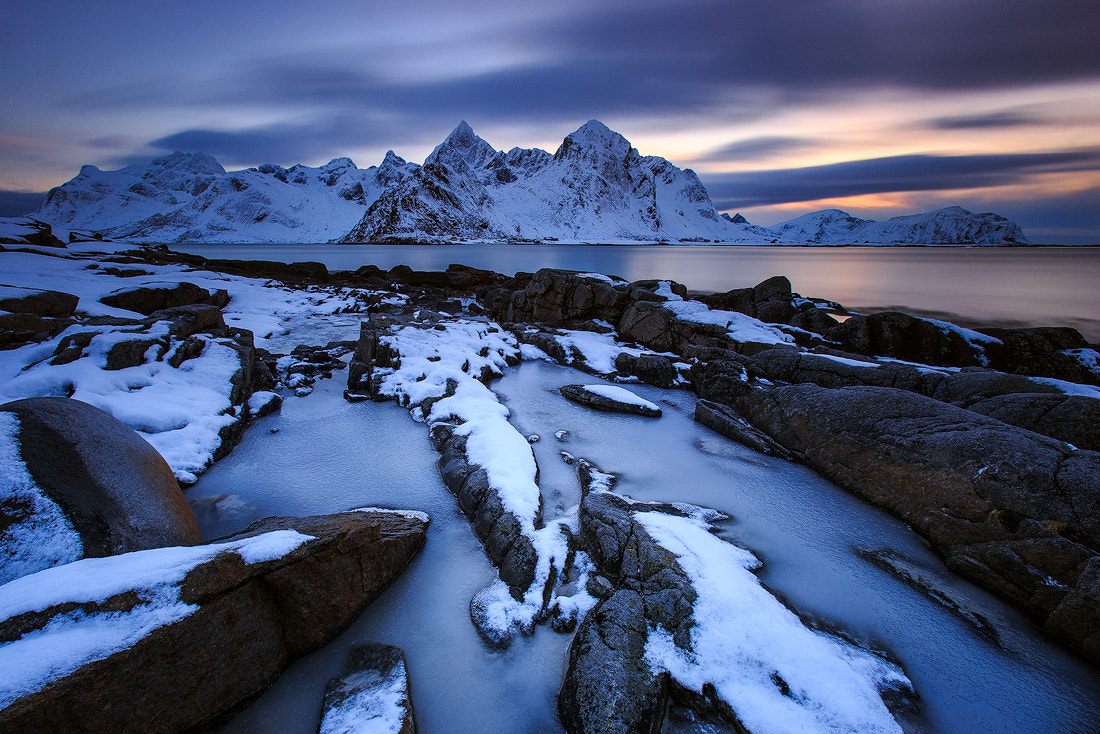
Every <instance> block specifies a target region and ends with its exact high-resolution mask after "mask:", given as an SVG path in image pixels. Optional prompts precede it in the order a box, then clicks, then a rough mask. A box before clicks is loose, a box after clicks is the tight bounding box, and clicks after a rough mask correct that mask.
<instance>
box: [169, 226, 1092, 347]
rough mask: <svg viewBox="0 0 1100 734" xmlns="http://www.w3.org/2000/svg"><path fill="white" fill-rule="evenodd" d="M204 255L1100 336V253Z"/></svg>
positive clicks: (447, 249) (461, 250)
mask: <svg viewBox="0 0 1100 734" xmlns="http://www.w3.org/2000/svg"><path fill="white" fill-rule="evenodd" d="M172 247H173V248H174V249H177V250H181V251H184V252H191V253H194V254H198V255H202V256H204V257H224V258H241V259H264V260H280V261H284V262H294V261H299V260H315V261H318V262H323V263H325V265H327V266H328V268H329V269H330V270H355V269H356V268H358V267H360V266H361V265H368V264H370V265H377V266H379V267H381V268H383V269H387V270H388V269H389V268H391V267H393V266H394V265H409V266H410V267H412V268H413V269H414V270H442V269H445V268H446V267H447V265H449V264H450V263H462V264H463V265H471V266H474V267H479V268H485V269H488V270H495V271H497V272H500V273H505V274H507V275H512V274H514V273H516V272H517V271H525V272H534V271H536V270H538V269H539V268H544V267H551V268H564V269H568V270H580V271H591V272H597V273H604V274H606V275H618V276H620V277H623V278H626V279H627V280H641V279H646V278H665V279H672V280H677V281H679V282H681V283H683V284H684V285H686V286H687V287H688V288H689V289H693V290H698V291H725V290H730V289H731V288H743V287H748V286H753V285H756V284H757V283H759V282H760V281H762V280H764V279H765V278H768V277H771V276H773V275H786V276H787V277H788V278H790V280H791V283H792V285H793V287H794V290H795V291H796V292H798V293H801V294H802V295H804V296H809V297H814V298H827V299H829V300H832V301H837V302H839V303H841V304H843V305H844V306H846V307H848V308H849V309H852V310H855V311H880V310H888V309H893V310H905V311H908V312H910V313H917V314H924V315H931V316H936V317H940V318H944V319H947V320H949V321H955V322H957V323H959V324H960V325H962V326H982V325H987V326H1072V327H1074V328H1076V329H1079V330H1080V331H1081V333H1082V334H1084V335H1085V338H1086V339H1088V340H1089V341H1090V342H1098V341H1100V288H1097V287H1096V284H1097V283H1100V247H760V246H744V245H733V246H717V245H711V246H708V245H556V244H547V245H479V244H463V245H334V244H319V245H172Z"/></svg>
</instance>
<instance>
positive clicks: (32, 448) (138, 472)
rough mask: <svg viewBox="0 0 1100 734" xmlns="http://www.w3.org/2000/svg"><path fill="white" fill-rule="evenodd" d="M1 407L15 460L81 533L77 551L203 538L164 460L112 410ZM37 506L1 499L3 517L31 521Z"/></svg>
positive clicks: (47, 400)
mask: <svg viewBox="0 0 1100 734" xmlns="http://www.w3.org/2000/svg"><path fill="white" fill-rule="evenodd" d="M0 411H3V412H7V413H11V414H13V415H14V416H15V418H16V420H17V421H18V430H17V432H16V434H15V439H16V441H17V443H18V445H19V458H20V459H21V460H22V462H23V463H24V464H25V465H26V470H27V474H28V475H29V477H30V479H31V481H32V482H33V484H34V485H35V486H36V487H37V488H38V490H39V491H40V492H41V494H42V495H43V496H44V497H47V498H49V500H51V501H52V502H53V503H56V505H57V507H59V508H60V511H61V513H62V514H63V515H64V517H65V518H66V519H67V521H68V522H69V523H70V524H71V525H72V528H73V530H74V531H75V532H76V534H77V535H78V536H79V538H80V543H81V544H82V546H83V548H82V551H81V552H80V555H79V556H78V557H93V556H107V555H113V554H116V553H126V552H129V551H136V550H142V549H146V548H161V547H164V546H172V545H193V544H195V543H199V542H201V537H200V534H199V526H198V523H197V522H196V520H195V516H194V514H193V513H192V512H191V508H190V507H189V506H188V504H187V501H186V500H185V499H184V498H183V494H182V493H181V492H180V488H179V485H178V484H177V483H176V479H175V477H174V476H173V474H172V470H171V469H170V468H169V466H168V464H167V463H166V462H165V461H164V459H163V458H162V457H161V455H160V454H159V453H157V451H156V449H154V448H153V447H152V446H150V445H149V444H148V443H147V442H146V441H145V440H144V439H142V438H141V436H139V435H138V434H137V433H136V432H135V431H133V430H131V429H130V428H128V427H127V426H125V425H124V424H123V423H122V422H121V421H119V420H118V419H116V418H115V417H114V416H112V415H111V414H110V413H107V412H105V411H103V410H100V409H99V408H96V407H94V406H92V405H88V404H87V403H82V402H80V401H78V400H72V399H69V398H54V397H43V398H27V399H24V400H16V401H14V402H11V403H6V404H4V405H2V406H0ZM5 469H6V468H5ZM38 511H39V510H38V508H37V506H36V504H34V503H31V504H28V503H22V502H19V503H12V504H10V505H5V506H4V508H3V516H2V517H3V522H4V523H5V524H23V523H30V522H33V518H34V514H35V513H36V512H38ZM70 560H72V559H70ZM48 565H52V563H48V562H47V563H44V565H40V568H45V567H46V566H48ZM28 568H29V567H28ZM34 570H38V569H34Z"/></svg>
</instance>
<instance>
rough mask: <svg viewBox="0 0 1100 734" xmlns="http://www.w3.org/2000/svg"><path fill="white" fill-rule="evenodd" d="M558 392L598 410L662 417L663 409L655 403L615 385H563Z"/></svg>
mask: <svg viewBox="0 0 1100 734" xmlns="http://www.w3.org/2000/svg"><path fill="white" fill-rule="evenodd" d="M558 392H560V393H561V394H562V397H565V398H568V399H569V400H572V401H573V402H575V403H580V404H581V405H586V406H588V407H589V408H596V409H597V410H606V411H608V412H611V413H631V414H634V415H644V416H647V417H649V418H660V417H661V409H660V408H659V407H657V405H656V404H655V403H651V402H649V401H648V400H646V399H644V398H640V397H638V396H637V395H635V394H634V393H632V392H630V391H629V390H627V389H626V388H622V387H617V386H615V385H562V386H561V387H560V388H558Z"/></svg>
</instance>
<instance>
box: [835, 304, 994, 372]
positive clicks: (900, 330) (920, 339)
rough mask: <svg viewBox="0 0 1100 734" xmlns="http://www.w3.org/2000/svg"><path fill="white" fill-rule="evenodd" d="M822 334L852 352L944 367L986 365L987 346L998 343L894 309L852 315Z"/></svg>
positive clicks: (989, 338) (988, 362) (987, 362)
mask: <svg viewBox="0 0 1100 734" xmlns="http://www.w3.org/2000/svg"><path fill="white" fill-rule="evenodd" d="M825 336H826V337H827V338H828V339H830V340H831V341H834V342H837V343H839V344H840V345H841V348H842V349H844V350H846V351H849V352H855V353H856V354H867V355H875V356H882V357H893V358H895V359H901V360H905V361H908V362H919V363H921V364H931V365H941V366H946V367H971V366H977V367H981V366H987V365H990V361H991V360H990V356H989V355H987V354H986V352H987V349H994V348H995V347H996V346H997V345H998V342H997V340H996V339H995V338H993V337H989V336H984V335H982V334H979V333H977V332H971V331H968V330H964V329H959V328H956V327H952V326H951V325H950V324H946V323H945V322H937V321H932V320H929V319H922V318H918V317H916V316H910V315H909V314H904V313H900V312H898V311H884V312H882V313H873V314H868V315H866V316H853V317H852V318H850V319H848V320H847V321H845V322H844V323H843V324H839V325H837V326H834V327H833V328H831V329H829V331H828V332H827V333H826V334H825Z"/></svg>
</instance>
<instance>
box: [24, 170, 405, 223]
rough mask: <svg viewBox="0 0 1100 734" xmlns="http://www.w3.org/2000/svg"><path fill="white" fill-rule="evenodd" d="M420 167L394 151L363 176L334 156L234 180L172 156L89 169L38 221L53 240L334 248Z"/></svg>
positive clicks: (54, 194) (54, 195)
mask: <svg viewBox="0 0 1100 734" xmlns="http://www.w3.org/2000/svg"><path fill="white" fill-rule="evenodd" d="M416 168H419V166H416V165H415V164H409V163H406V162H405V161H404V160H403V159H402V158H400V157H398V156H397V155H395V154H394V153H393V151H390V152H388V153H387V154H386V157H385V159H384V160H383V161H382V164H381V165H379V166H371V167H370V168H367V169H365V170H361V169H358V168H356V167H355V164H354V163H352V161H351V160H350V159H349V158H336V159H334V160H332V161H329V162H328V163H326V164H325V165H323V166H321V167H319V168H310V167H308V166H293V167H292V168H282V167H281V166H276V165H274V164H265V165H263V166H260V167H259V168H249V169H247V170H244V171H234V172H230V173H226V171H225V169H223V168H222V167H221V166H220V165H219V164H218V162H217V161H216V160H214V158H212V157H211V156H208V155H205V154H202V153H173V154H172V155H170V156H167V157H164V158H158V159H157V160H155V161H153V162H152V163H150V164H146V165H131V166H127V167H126V168H123V169H120V170H118V171H101V170H99V169H98V168H96V167H94V166H84V167H83V168H82V169H81V171H80V174H79V175H78V176H77V177H76V178H74V179H73V180H72V181H69V182H68V183H66V184H65V185H64V186H59V187H57V188H55V189H53V190H51V191H50V192H49V194H48V195H47V196H46V202H45V203H44V204H43V205H42V208H41V209H39V210H38V212H36V213H35V214H34V216H35V217H36V218H38V219H41V220H42V221H45V222H48V223H50V224H51V225H53V227H54V230H55V232H57V231H62V232H63V231H64V230H66V229H68V230H93V231H96V232H100V233H102V234H105V235H107V236H108V237H111V238H113V239H117V240H132V241H135V242H328V241H330V240H334V239H339V238H340V237H342V236H344V235H345V234H346V233H347V232H348V230H350V229H351V228H352V227H354V226H355V225H356V223H357V222H358V221H359V220H360V219H361V218H362V216H363V212H364V211H365V210H366V209H367V207H369V206H370V205H371V204H372V203H374V201H375V200H376V199H377V198H378V197H379V196H380V195H381V193H382V192H383V191H384V190H385V189H387V188H388V187H392V186H395V185H397V184H399V183H400V182H401V181H402V180H403V179H404V178H406V177H408V176H409V175H410V174H411V172H412V171H413V170H414V169H416Z"/></svg>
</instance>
